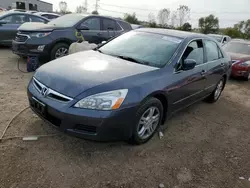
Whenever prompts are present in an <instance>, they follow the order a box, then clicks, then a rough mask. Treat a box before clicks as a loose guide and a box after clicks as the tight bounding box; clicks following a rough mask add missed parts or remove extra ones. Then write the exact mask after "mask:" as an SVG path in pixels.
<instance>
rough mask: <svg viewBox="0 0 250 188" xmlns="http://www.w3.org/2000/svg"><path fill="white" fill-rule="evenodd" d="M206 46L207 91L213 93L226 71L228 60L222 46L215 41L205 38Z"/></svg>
mask: <svg viewBox="0 0 250 188" xmlns="http://www.w3.org/2000/svg"><path fill="white" fill-rule="evenodd" d="M204 46H205V57H206V65H207V69H208V70H207V73H206V77H207V84H206V88H205V92H206V93H211V92H212V91H213V90H214V89H215V86H216V85H217V83H218V82H219V81H220V79H221V78H222V76H223V73H224V72H225V70H224V69H225V68H226V62H225V61H226V60H225V59H224V57H223V54H222V53H221V50H220V48H219V47H218V45H217V44H216V43H215V42H214V41H211V40H204Z"/></svg>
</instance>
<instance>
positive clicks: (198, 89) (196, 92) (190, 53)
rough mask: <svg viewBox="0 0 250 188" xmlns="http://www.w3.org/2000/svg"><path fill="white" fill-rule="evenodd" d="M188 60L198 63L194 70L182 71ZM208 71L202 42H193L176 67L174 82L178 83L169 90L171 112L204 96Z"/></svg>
mask: <svg viewBox="0 0 250 188" xmlns="http://www.w3.org/2000/svg"><path fill="white" fill-rule="evenodd" d="M186 59H194V60H195V61H196V62H197V64H196V66H195V67H194V69H191V70H183V69H182V65H183V63H184V60H186ZM206 70H207V67H206V65H205V64H204V48H203V43H202V40H195V41H192V42H191V43H190V44H189V45H188V46H187V48H186V50H185V51H184V53H183V55H182V57H181V59H180V62H179V63H178V64H177V66H176V70H175V72H174V74H173V80H176V82H175V83H174V84H173V85H172V86H171V87H170V88H169V89H168V92H169V100H170V101H169V104H173V105H172V106H171V111H177V110H179V109H181V108H184V107H186V106H188V105H190V104H192V103H194V102H195V101H197V100H199V99H201V98H202V97H203V96H204V92H203V91H204V88H205V83H206V78H205V72H206Z"/></svg>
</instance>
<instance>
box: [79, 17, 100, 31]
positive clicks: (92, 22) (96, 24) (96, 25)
mask: <svg viewBox="0 0 250 188" xmlns="http://www.w3.org/2000/svg"><path fill="white" fill-rule="evenodd" d="M100 25H101V24H100V19H99V18H89V19H87V20H85V21H83V22H82V23H81V26H87V27H88V28H89V30H101V27H100Z"/></svg>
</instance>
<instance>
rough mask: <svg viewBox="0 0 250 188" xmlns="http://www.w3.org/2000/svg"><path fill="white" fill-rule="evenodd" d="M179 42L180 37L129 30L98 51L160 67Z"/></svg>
mask: <svg viewBox="0 0 250 188" xmlns="http://www.w3.org/2000/svg"><path fill="white" fill-rule="evenodd" d="M180 42H181V39H179V38H175V37H171V36H165V35H159V34H152V33H144V32H136V31H130V32H128V33H125V34H123V35H121V36H120V37H118V38H115V39H114V40H112V41H110V42H109V43H107V44H106V45H104V46H102V47H101V48H99V51H101V52H102V53H104V54H108V55H112V56H116V57H122V58H123V59H127V60H132V59H134V61H133V62H136V63H140V62H141V63H142V64H147V65H149V66H153V67H159V68H161V67H164V66H165V65H166V64H167V63H168V61H169V60H170V58H171V57H172V56H173V54H174V52H175V51H176V49H177V47H178V45H179V43H180Z"/></svg>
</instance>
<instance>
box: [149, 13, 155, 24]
mask: <svg viewBox="0 0 250 188" xmlns="http://www.w3.org/2000/svg"><path fill="white" fill-rule="evenodd" d="M148 22H149V23H154V22H156V21H155V15H154V14H153V13H149V14H148Z"/></svg>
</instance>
